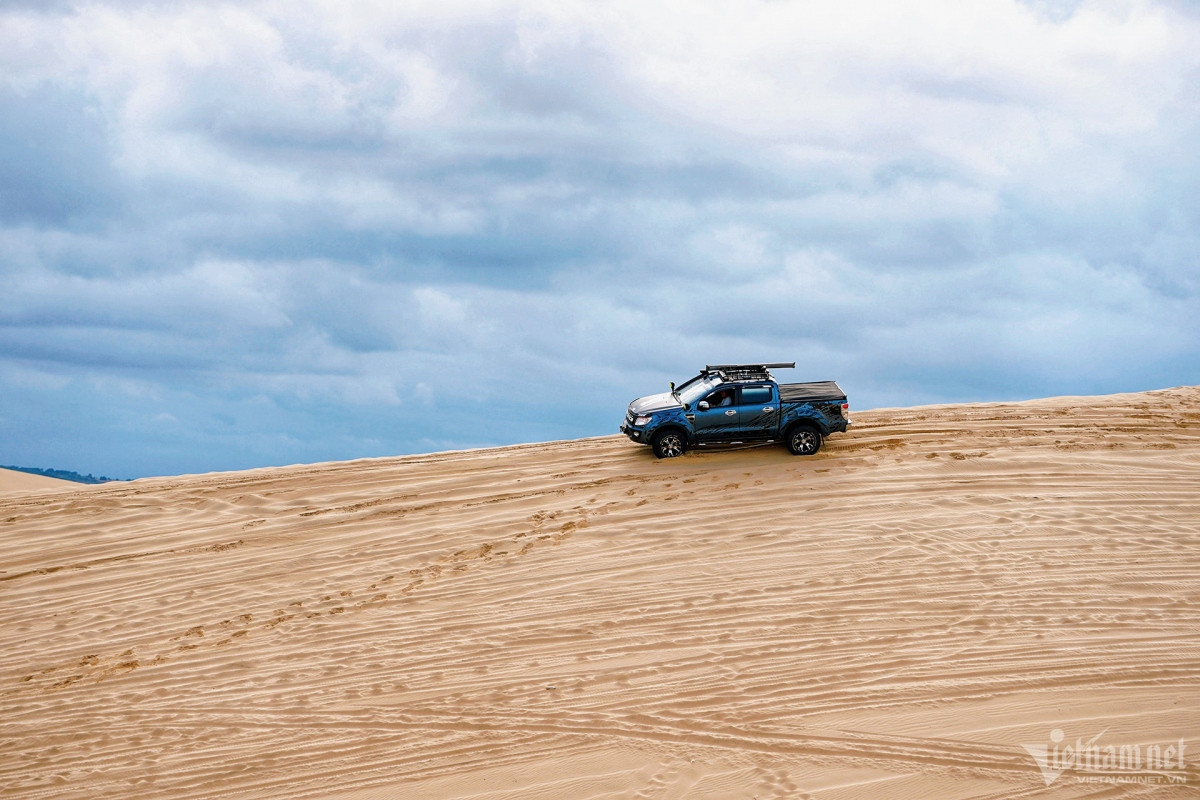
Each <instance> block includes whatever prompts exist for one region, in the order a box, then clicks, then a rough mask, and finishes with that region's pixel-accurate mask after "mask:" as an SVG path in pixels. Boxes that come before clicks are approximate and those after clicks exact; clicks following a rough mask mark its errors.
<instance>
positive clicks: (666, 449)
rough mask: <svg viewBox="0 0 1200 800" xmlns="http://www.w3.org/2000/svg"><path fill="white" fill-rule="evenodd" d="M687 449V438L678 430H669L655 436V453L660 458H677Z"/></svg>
mask: <svg viewBox="0 0 1200 800" xmlns="http://www.w3.org/2000/svg"><path fill="white" fill-rule="evenodd" d="M685 450H687V439H685V438H683V434H682V433H680V432H679V431H677V430H667V431H663V432H662V433H660V434H658V435H657V436H655V437H654V455H656V456H658V457H659V458H675V456H681V455H683V453H684V451H685Z"/></svg>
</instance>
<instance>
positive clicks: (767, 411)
mask: <svg viewBox="0 0 1200 800" xmlns="http://www.w3.org/2000/svg"><path fill="white" fill-rule="evenodd" d="M774 410H775V408H774V406H763V413H764V414H770V413H771V412H772V411H774Z"/></svg>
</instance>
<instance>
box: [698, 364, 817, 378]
mask: <svg viewBox="0 0 1200 800" xmlns="http://www.w3.org/2000/svg"><path fill="white" fill-rule="evenodd" d="M795 366H796V362H795V361H789V362H782V361H781V362H778V363H774V364H709V365H708V366H706V367H705V368H704V374H710V373H716V374H718V375H720V376H721V377H722V378H723V379H724V380H727V381H753V380H764V379H770V378H771V373H770V370H772V369H794V368H795Z"/></svg>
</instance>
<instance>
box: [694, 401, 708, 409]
mask: <svg viewBox="0 0 1200 800" xmlns="http://www.w3.org/2000/svg"><path fill="white" fill-rule="evenodd" d="M696 408H698V409H700V410H701V411H708V401H707V400H701V401H700V405H698V406H696Z"/></svg>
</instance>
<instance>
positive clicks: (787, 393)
mask: <svg viewBox="0 0 1200 800" xmlns="http://www.w3.org/2000/svg"><path fill="white" fill-rule="evenodd" d="M779 399H780V400H784V401H790V402H802V401H808V400H825V401H828V402H834V403H844V402H846V393H845V392H843V391H842V387H840V386H838V385H837V381H810V382H809V383H781V384H779Z"/></svg>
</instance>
